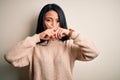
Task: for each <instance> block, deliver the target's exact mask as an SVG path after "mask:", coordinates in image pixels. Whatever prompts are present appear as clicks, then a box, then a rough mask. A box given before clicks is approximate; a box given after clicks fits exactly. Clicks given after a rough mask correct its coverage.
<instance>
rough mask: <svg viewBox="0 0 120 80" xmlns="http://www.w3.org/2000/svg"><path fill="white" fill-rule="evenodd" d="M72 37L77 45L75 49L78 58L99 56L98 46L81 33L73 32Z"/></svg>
mask: <svg viewBox="0 0 120 80" xmlns="http://www.w3.org/2000/svg"><path fill="white" fill-rule="evenodd" d="M71 39H73V44H75V45H76V49H75V48H73V49H75V50H74V51H75V52H76V53H77V56H76V58H77V59H79V60H84V61H88V60H92V59H94V58H95V57H97V56H98V54H99V50H98V49H97V48H96V46H95V45H94V44H93V43H92V42H90V41H88V40H87V39H85V38H84V37H83V36H81V35H80V34H79V33H77V32H73V33H72V35H71Z"/></svg>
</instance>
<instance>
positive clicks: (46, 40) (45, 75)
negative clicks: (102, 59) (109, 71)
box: [5, 4, 99, 80]
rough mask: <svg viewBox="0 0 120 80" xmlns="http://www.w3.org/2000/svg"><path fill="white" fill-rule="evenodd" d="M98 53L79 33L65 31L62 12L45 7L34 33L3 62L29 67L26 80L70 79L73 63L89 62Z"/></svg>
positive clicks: (65, 26) (10, 51) (10, 52)
mask: <svg viewBox="0 0 120 80" xmlns="http://www.w3.org/2000/svg"><path fill="white" fill-rule="evenodd" d="M98 54H99V51H98V50H97V49H96V47H95V46H94V44H92V43H91V42H89V41H87V40H86V39H84V38H83V37H82V36H81V34H79V33H78V32H76V31H74V30H73V29H68V28H67V24H66V19H65V15H64V13H63V10H62V9H61V8H60V7H59V6H58V5H56V4H47V5H45V6H44V7H43V8H42V10H41V12H40V15H39V18H38V24H37V31H36V34H35V35H33V36H31V37H27V38H26V39H25V40H23V41H21V42H19V43H18V44H16V45H15V46H14V47H12V48H11V49H10V50H9V51H8V53H7V54H6V55H5V59H6V60H7V61H8V62H9V63H11V64H12V65H13V66H15V67H24V66H29V73H30V80H73V77H72V70H73V66H74V63H75V61H76V60H80V61H90V60H92V59H94V58H95V57H97V56H98Z"/></svg>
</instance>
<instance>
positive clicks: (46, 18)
mask: <svg viewBox="0 0 120 80" xmlns="http://www.w3.org/2000/svg"><path fill="white" fill-rule="evenodd" d="M45 19H53V18H52V17H49V16H48V17H45ZM56 20H59V18H56Z"/></svg>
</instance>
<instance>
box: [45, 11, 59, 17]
mask: <svg viewBox="0 0 120 80" xmlns="http://www.w3.org/2000/svg"><path fill="white" fill-rule="evenodd" d="M45 17H52V18H58V13H57V12H56V11H54V10H50V11H48V12H47V13H46V14H45Z"/></svg>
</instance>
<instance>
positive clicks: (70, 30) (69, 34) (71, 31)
mask: <svg viewBox="0 0 120 80" xmlns="http://www.w3.org/2000/svg"><path fill="white" fill-rule="evenodd" d="M73 32H74V30H73V29H69V33H68V36H69V37H71V35H72V33H73Z"/></svg>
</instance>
